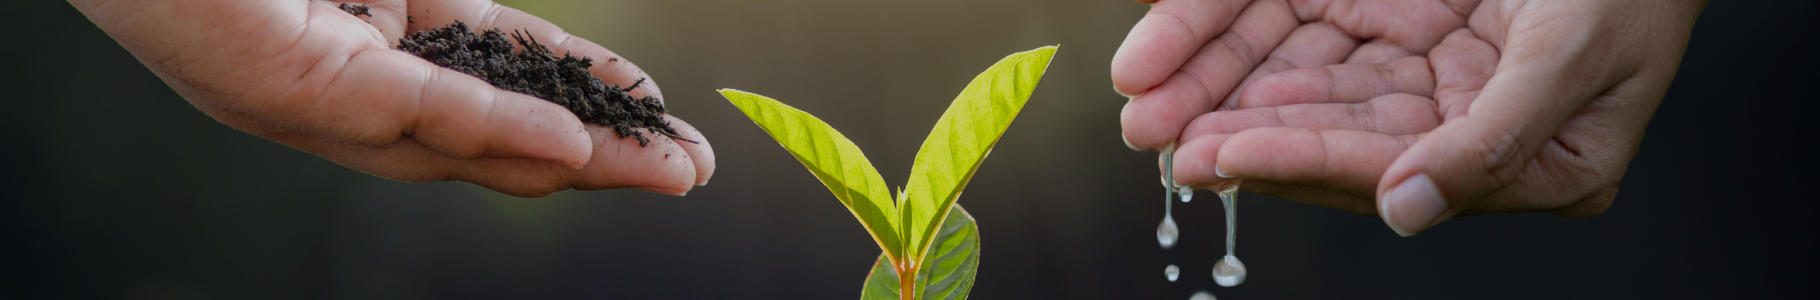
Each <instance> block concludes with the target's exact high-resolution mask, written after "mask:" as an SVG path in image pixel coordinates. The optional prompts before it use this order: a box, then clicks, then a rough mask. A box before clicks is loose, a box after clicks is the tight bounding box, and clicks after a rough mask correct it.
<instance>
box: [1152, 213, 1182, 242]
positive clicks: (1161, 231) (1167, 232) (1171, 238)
mask: <svg viewBox="0 0 1820 300" xmlns="http://www.w3.org/2000/svg"><path fill="white" fill-rule="evenodd" d="M1180 234H1181V229H1178V228H1176V227H1175V218H1174V217H1170V216H1169V215H1163V224H1161V225H1157V226H1156V242H1157V244H1162V245H1163V249H1169V247H1174V246H1175V240H1176V237H1178V236H1179V235H1180Z"/></svg>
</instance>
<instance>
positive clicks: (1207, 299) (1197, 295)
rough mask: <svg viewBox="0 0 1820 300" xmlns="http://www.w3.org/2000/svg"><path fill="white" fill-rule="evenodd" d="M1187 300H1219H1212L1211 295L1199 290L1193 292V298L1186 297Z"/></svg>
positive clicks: (1215, 299)
mask: <svg viewBox="0 0 1820 300" xmlns="http://www.w3.org/2000/svg"><path fill="white" fill-rule="evenodd" d="M1188 300H1219V298H1214V297H1213V293H1208V292H1207V291H1206V290H1199V291H1194V296H1188Z"/></svg>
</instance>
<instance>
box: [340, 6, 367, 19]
mask: <svg viewBox="0 0 1820 300" xmlns="http://www.w3.org/2000/svg"><path fill="white" fill-rule="evenodd" d="M336 8H340V9H341V11H345V12H348V14H350V15H355V16H368V17H371V16H373V13H372V12H371V11H372V10H373V7H371V6H367V5H366V4H347V3H342V4H341V5H340V6H336Z"/></svg>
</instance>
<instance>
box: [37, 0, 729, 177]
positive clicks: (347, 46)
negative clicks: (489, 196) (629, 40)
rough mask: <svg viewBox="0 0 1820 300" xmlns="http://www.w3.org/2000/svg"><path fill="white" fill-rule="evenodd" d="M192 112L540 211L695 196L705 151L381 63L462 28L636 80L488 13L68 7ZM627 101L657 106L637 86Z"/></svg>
mask: <svg viewBox="0 0 1820 300" xmlns="http://www.w3.org/2000/svg"><path fill="white" fill-rule="evenodd" d="M70 2H71V4H74V5H75V6H76V8H77V9H79V10H81V11H82V12H83V14H85V15H87V16H88V17H89V20H91V21H94V22H95V24H97V25H99V26H100V27H101V29H102V30H104V31H106V32H107V33H108V35H110V36H113V37H114V39H115V40H118V41H119V42H120V45H121V46H123V47H125V48H126V49H127V51H129V52H132V53H133V55H134V56H135V57H137V58H138V59H139V61H140V62H142V63H145V65H146V66H147V67H148V68H150V69H151V71H152V73H154V74H157V75H158V77H159V78H161V79H163V80H164V82H165V83H167V84H169V85H170V86H171V88H172V89H174V90H176V91H177V93H178V94H180V95H182V96H183V97H184V99H186V100H188V101H189V102H190V104H192V105H195V106H196V108H197V109H200V110H202V112H203V113H206V114H208V115H209V116H210V117H214V118H215V120H218V121H220V122H221V123H223V124H227V125H228V126H232V127H234V128H236V129H240V130H243V131H246V132H248V133H252V134H254V135H258V136H260V137H264V138H267V139H271V140H273V141H276V142H279V143H283V144H285V145H289V146H291V147H295V148H297V149H300V150H303V151H306V152H309V153H312V154H316V155H319V156H322V157H323V158H327V159H329V160H332V161H335V162H336V163H340V164H342V165H344V166H347V167H349V168H353V169H356V170H360V171H362V172H367V173H370V174H373V175H378V176H381V177H385V178H391V179H395V180H400V181H408V182H424V181H432V180H459V181H467V182H473V183H475V184H479V185H481V186H485V187H487V188H490V189H493V190H497V191H500V192H504V193H507V194H512V195H517V196H527V197H540V196H544V195H548V194H550V193H553V192H556V191H559V190H564V189H569V188H575V189H581V190H595V189H611V188H627V187H630V188H639V189H644V190H648V191H653V192H658V193H665V194H675V195H681V194H683V193H685V192H687V191H688V190H689V189H690V188H691V186H692V185H695V184H699V183H706V182H707V180H708V178H709V177H710V176H711V175H713V173H714V154H713V151H712V150H711V149H710V148H709V146H708V143H707V140H706V139H704V138H703V137H702V135H701V133H700V132H699V131H696V130H695V128H694V127H691V126H689V125H688V124H687V123H684V122H683V121H682V120H680V119H676V118H674V117H669V116H665V117H666V118H667V119H668V120H669V121H670V124H671V126H673V127H675V129H676V131H677V133H679V134H680V135H682V136H683V137H685V138H687V139H690V140H693V141H698V142H700V143H699V144H697V143H689V142H683V143H678V142H675V141H672V140H671V139H669V138H664V137H663V136H658V135H649V136H648V137H649V138H650V139H651V140H652V143H651V145H650V146H649V147H640V146H639V145H638V141H636V140H635V139H633V138H631V137H630V136H628V137H625V138H621V137H619V136H617V135H616V134H614V133H613V130H612V129H611V128H607V127H602V126H597V125H592V124H583V123H582V122H581V121H580V120H579V119H578V118H576V117H575V116H574V115H573V114H571V113H570V112H569V111H568V110H567V109H565V108H563V107H561V106H559V105H556V104H554V103H550V102H548V101H544V100H542V99H537V98H533V97H531V96H527V95H523V94H518V93H513V92H508V91H504V90H500V89H496V88H494V87H492V86H491V85H489V84H487V83H486V82H485V81H482V80H480V79H479V78H475V77H473V76H469V75H467V74H463V73H460V72H457V71H454V70H449V69H445V68H442V67H438V66H436V65H434V64H431V63H430V62H428V61H425V60H423V59H419V58H417V57H416V56H413V55H411V54H408V53H405V52H401V51H397V50H392V46H391V45H392V44H393V43H396V41H398V39H399V38H400V37H402V36H404V34H405V33H407V32H412V31H422V30H428V29H431V28H434V27H437V26H441V25H447V24H450V23H453V22H454V21H455V20H462V21H465V22H467V23H468V24H470V25H472V26H473V28H476V29H482V28H501V29H502V30H516V29H523V30H526V31H528V32H530V33H531V34H532V35H534V36H536V37H537V38H538V39H540V40H543V41H550V42H552V43H549V44H548V46H550V48H551V50H553V51H555V52H556V53H564V52H568V53H573V54H575V55H576V56H587V57H592V58H594V61H595V63H596V64H595V65H594V66H593V68H591V70H590V71H593V73H594V75H595V76H596V77H600V78H601V80H602V81H603V82H605V83H607V84H617V85H620V86H630V85H632V83H633V82H634V81H636V80H639V79H642V78H646V77H645V76H646V75H645V74H644V71H641V70H639V69H638V67H637V66H634V65H632V63H630V62H627V61H626V60H624V59H619V60H617V61H610V60H608V59H609V58H618V57H619V56H618V55H615V54H613V52H611V51H607V49H605V48H601V47H600V46H599V45H595V44H594V43H592V42H588V41H587V40H583V39H581V38H579V37H574V36H571V35H569V34H568V33H566V32H563V31H562V29H560V28H557V27H556V26H555V25H554V24H550V23H549V22H547V21H544V20H543V19H539V18H537V17H535V16H531V15H530V14H526V13H524V12H522V11H518V10H516V9H512V8H509V7H505V6H501V5H499V4H496V3H493V2H492V1H487V0H367V1H350V2H364V3H365V4H367V5H370V6H371V7H372V9H371V13H372V16H370V17H367V16H358V17H357V16H354V15H351V14H348V13H346V12H343V11H341V10H340V9H337V8H336V4H338V3H334V2H327V1H242V0H184V1H175V0H135V1H109V0H71V1H70ZM632 93H633V96H645V95H650V96H654V97H661V93H660V92H659V91H658V89H657V85H656V84H654V83H652V82H649V81H647V82H645V83H644V84H642V85H640V86H639V88H638V89H635V90H633V91H632Z"/></svg>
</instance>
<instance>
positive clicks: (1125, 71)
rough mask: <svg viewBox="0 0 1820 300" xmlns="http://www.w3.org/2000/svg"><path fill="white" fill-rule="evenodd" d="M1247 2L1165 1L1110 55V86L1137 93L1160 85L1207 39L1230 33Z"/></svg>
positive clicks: (1142, 20)
mask: <svg viewBox="0 0 1820 300" xmlns="http://www.w3.org/2000/svg"><path fill="white" fill-rule="evenodd" d="M1249 2H1251V1H1249V0H1217V1H1189V0H1177V1H1162V2H1161V3H1156V4H1155V5H1154V6H1151V7H1150V12H1149V13H1146V14H1145V15H1144V18H1143V19H1141V20H1138V23H1137V25H1133V26H1132V27H1131V33H1129V34H1127V35H1126V36H1125V41H1124V43H1123V44H1120V45H1119V50H1118V52H1116V53H1114V54H1113V55H1112V86H1113V88H1114V89H1116V90H1117V91H1118V92H1119V93H1120V94H1124V95H1138V94H1143V93H1144V91H1147V90H1150V88H1151V87H1155V86H1157V84H1161V83H1162V82H1163V81H1164V80H1165V79H1167V78H1168V77H1169V76H1170V74H1172V73H1175V71H1176V69H1180V68H1181V66H1182V63H1183V62H1187V61H1188V59H1189V57H1192V56H1193V55H1195V52H1196V50H1199V49H1201V48H1202V45H1205V44H1206V43H1207V41H1208V40H1209V39H1212V38H1213V37H1215V36H1217V35H1220V34H1222V33H1224V32H1226V29H1227V28H1228V25H1232V24H1233V23H1234V20H1235V19H1236V18H1237V17H1238V16H1239V13H1240V12H1242V11H1245V10H1246V8H1245V7H1246V6H1247V5H1248V4H1250V3H1249Z"/></svg>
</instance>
